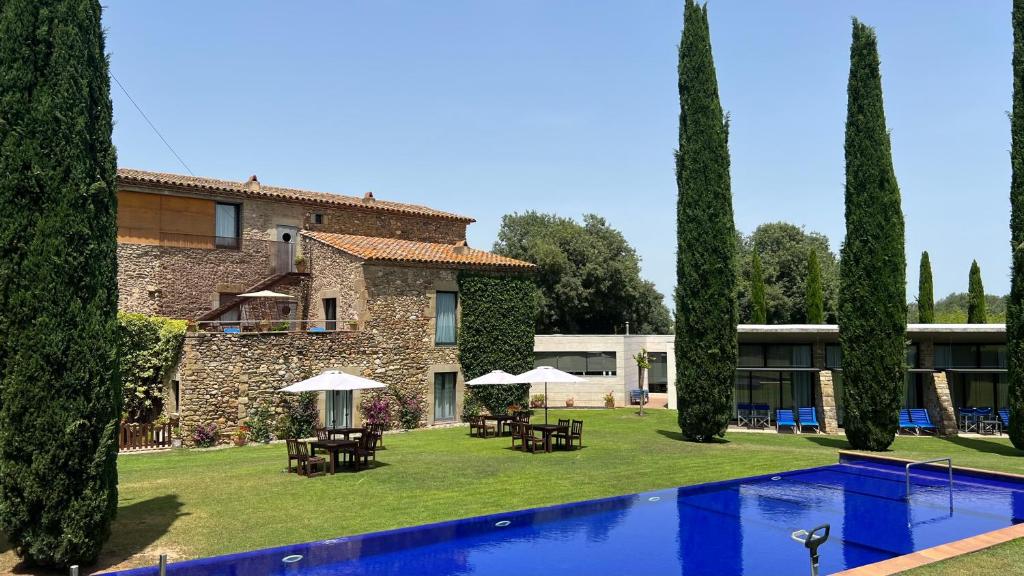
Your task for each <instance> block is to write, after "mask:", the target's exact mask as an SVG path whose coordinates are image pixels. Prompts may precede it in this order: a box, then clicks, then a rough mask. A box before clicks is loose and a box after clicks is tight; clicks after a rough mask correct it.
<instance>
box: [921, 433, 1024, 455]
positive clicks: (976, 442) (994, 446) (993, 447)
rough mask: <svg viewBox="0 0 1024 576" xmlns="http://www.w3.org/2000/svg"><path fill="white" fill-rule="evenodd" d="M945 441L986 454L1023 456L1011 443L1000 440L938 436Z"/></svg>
mask: <svg viewBox="0 0 1024 576" xmlns="http://www.w3.org/2000/svg"><path fill="white" fill-rule="evenodd" d="M940 438H942V439H943V440H945V441H946V442H949V443H951V444H956V445H957V446H960V447H961V448H967V449H970V450H974V451H975V452H984V453H987V454H998V455H1000V456H1014V457H1018V458H1019V457H1021V456H1024V452H1022V451H1020V450H1017V449H1016V448H1014V447H1013V445H1012V444H1003V443H1002V442H992V441H991V440H983V439H981V438H963V437H961V436H940Z"/></svg>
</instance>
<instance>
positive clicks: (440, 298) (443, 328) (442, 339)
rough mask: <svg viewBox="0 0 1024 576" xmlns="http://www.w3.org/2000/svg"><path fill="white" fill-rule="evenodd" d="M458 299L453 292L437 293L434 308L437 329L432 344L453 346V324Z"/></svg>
mask: <svg viewBox="0 0 1024 576" xmlns="http://www.w3.org/2000/svg"><path fill="white" fill-rule="evenodd" d="M457 306H458V298H457V295H456V293H455V292H438V293H437V298H436V303H435V304H434V307H435V315H434V318H435V321H436V324H437V329H436V330H435V334H434V344H441V345H451V344H455V323H456V319H455V316H456V308H457Z"/></svg>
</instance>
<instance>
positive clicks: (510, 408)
mask: <svg viewBox="0 0 1024 576" xmlns="http://www.w3.org/2000/svg"><path fill="white" fill-rule="evenodd" d="M522 409H523V407H522V406H520V405H519V404H509V405H508V408H507V409H506V410H508V413H509V414H515V413H516V412H519V411H520V410H522Z"/></svg>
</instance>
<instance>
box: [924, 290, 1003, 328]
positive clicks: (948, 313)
mask: <svg viewBox="0 0 1024 576" xmlns="http://www.w3.org/2000/svg"><path fill="white" fill-rule="evenodd" d="M1007 298H1008V297H1007V296H996V295H994V294H986V295H985V317H986V318H987V319H988V321H989V322H1005V321H1006V306H1007ZM969 300H970V297H969V295H968V294H967V292H953V293H951V294H949V295H948V296H945V297H943V298H939V299H938V300H936V301H935V307H934V322H935V323H937V324H965V323H967V304H968V301H969ZM919 316H920V315H919V313H918V311H917V303H916V302H911V303H910V304H908V305H907V322H911V321H912V320H914V319H916V318H918V317H919Z"/></svg>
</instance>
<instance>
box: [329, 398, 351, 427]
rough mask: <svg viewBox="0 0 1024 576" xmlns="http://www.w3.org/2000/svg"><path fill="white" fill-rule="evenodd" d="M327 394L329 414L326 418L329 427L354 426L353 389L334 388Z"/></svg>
mask: <svg viewBox="0 0 1024 576" xmlns="http://www.w3.org/2000/svg"><path fill="white" fill-rule="evenodd" d="M326 394H327V414H326V416H325V418H324V422H325V423H326V425H327V427H328V428H348V427H350V426H352V391H351V390H333V391H331V392H326Z"/></svg>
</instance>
